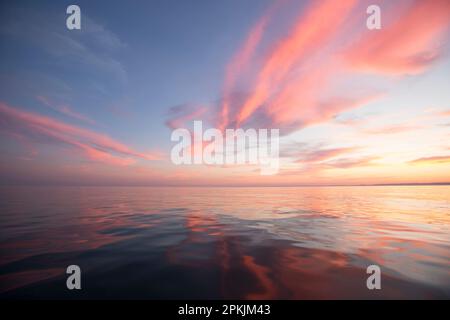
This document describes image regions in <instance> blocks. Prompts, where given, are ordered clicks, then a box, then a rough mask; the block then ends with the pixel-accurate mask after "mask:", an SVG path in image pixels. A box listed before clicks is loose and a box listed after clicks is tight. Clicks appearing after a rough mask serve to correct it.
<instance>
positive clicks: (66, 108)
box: [36, 96, 95, 124]
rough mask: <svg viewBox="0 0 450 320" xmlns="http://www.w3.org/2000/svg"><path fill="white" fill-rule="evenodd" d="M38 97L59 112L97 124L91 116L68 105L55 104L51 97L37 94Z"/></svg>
mask: <svg viewBox="0 0 450 320" xmlns="http://www.w3.org/2000/svg"><path fill="white" fill-rule="evenodd" d="M36 99H37V100H38V101H40V102H41V103H42V104H44V105H45V106H47V107H49V108H50V109H53V110H55V111H57V112H59V113H62V114H64V115H66V116H68V117H71V118H73V119H76V120H79V121H83V122H86V123H89V124H95V121H94V120H92V119H90V118H89V117H87V116H85V115H83V114H81V113H78V112H76V111H73V110H72V109H71V108H70V107H69V106H68V105H64V104H55V103H54V102H53V101H51V100H50V99H49V98H47V97H44V96H37V97H36Z"/></svg>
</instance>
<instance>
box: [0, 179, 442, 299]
mask: <svg viewBox="0 0 450 320" xmlns="http://www.w3.org/2000/svg"><path fill="white" fill-rule="evenodd" d="M0 200H1V201H0V230H1V232H0V240H1V244H0V258H1V261H0V297H1V298H64V299H66V298H67V299H71V298H75V299H77V298H88V299H90V298H130V299H131V298H155V299H168V298H181V299H183V298H191V299H192V298H209V299H213V298H244V299H326V298H339V299H341V298H342V299H346V298H362V299H377V298H421V299H422V298H423V299H428V298H447V299H448V298H450V186H389V187H312V188H154V187H148V188H147V187H130V188H128V187H126V188H122V187H112V188H109V187H61V188H53V187H52V188H47V187H45V188H43V187H13V188H11V187H8V188H6V187H5V188H0ZM72 264H76V265H79V266H80V267H81V270H82V280H81V281H82V289H81V290H78V291H77V290H73V291H69V290H67V288H66V276H67V275H66V274H65V269H66V267H67V266H69V265H72ZM371 264H377V265H379V266H380V267H381V272H382V276H381V286H382V288H381V290H368V289H367V287H366V279H367V277H368V275H367V274H366V268H367V266H369V265H371Z"/></svg>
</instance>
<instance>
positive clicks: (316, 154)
mask: <svg viewBox="0 0 450 320" xmlns="http://www.w3.org/2000/svg"><path fill="white" fill-rule="evenodd" d="M358 149H359V148H356V147H349V148H332V149H319V150H312V151H307V152H304V153H301V154H300V158H299V159H298V160H297V162H320V161H324V160H328V159H331V158H334V157H337V156H340V155H343V154H347V153H352V152H354V151H356V150H358Z"/></svg>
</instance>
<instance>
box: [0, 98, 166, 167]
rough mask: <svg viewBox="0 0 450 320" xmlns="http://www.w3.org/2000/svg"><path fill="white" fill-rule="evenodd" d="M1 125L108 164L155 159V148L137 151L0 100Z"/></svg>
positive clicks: (157, 156) (159, 154)
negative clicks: (150, 150) (146, 151)
mask: <svg viewBox="0 0 450 320" xmlns="http://www.w3.org/2000/svg"><path fill="white" fill-rule="evenodd" d="M0 114H1V122H2V129H3V131H6V132H7V133H15V134H18V135H20V136H22V137H24V138H25V137H26V138H28V139H29V140H33V141H42V139H45V141H46V142H58V143H59V144H62V145H64V146H69V147H72V148H75V149H76V150H78V151H81V152H82V154H84V155H85V156H86V157H87V158H89V159H91V160H94V161H99V162H103V163H107V164H112V165H130V164H132V163H134V162H136V160H137V159H142V160H159V159H161V157H162V155H161V153H159V152H152V153H141V152H138V151H135V150H133V149H131V148H130V147H128V146H126V145H124V144H123V143H120V142H118V141H116V140H114V139H112V138H110V137H109V136H107V135H104V134H100V133H97V132H94V131H91V130H87V129H84V128H81V127H77V126H73V125H69V124H66V123H64V122H61V121H58V120H56V119H53V118H50V117H45V116H41V115H38V114H36V113H32V112H27V111H22V110H17V109H15V108H13V107H10V106H8V105H7V104H5V103H0Z"/></svg>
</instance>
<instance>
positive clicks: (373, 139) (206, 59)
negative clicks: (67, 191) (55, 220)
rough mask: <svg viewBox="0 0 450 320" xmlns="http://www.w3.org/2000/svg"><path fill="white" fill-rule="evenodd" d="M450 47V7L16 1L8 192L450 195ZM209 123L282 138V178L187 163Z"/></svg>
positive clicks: (1, 120)
mask: <svg viewBox="0 0 450 320" xmlns="http://www.w3.org/2000/svg"><path fill="white" fill-rule="evenodd" d="M75 3H76V4H78V5H79V6H80V8H81V17H82V22H81V30H68V29H67V28H66V18H67V14H66V8H67V6H68V5H69V4H75ZM371 4H377V5H379V6H380V7H381V21H382V27H381V29H380V30H368V29H367V27H366V19H367V17H368V14H367V13H366V9H367V7H368V6H369V5H371ZM449 40H450V1H448V0H432V1H412V0H398V1H389V0H386V1H381V0H377V1H373V0H371V1H354V0H324V1H300V0H279V1H267V0H246V1H242V0H226V1H225V0H224V1H208V0H186V1H179V0H177V1H175V0H171V1H167V0H161V1H129V2H125V1H76V2H74V1H58V2H56V1H10V2H5V1H3V2H2V3H1V4H0V46H1V47H0V52H1V60H0V87H1V90H0V146H1V153H0V179H1V182H2V184H4V185H5V184H6V185H9V184H32V185H36V184H58V185H66V184H67V185H251V186H253V185H254V186H266V185H353V184H385V183H386V184H391V183H393V184H396V183H443V182H450V143H449V141H450V43H449V42H450V41H449ZM194 120H202V121H203V123H204V125H205V126H206V127H215V128H220V129H224V128H236V127H240V128H256V129H258V128H279V129H280V136H281V139H280V164H281V166H280V170H279V172H278V174H276V175H270V176H261V175H260V171H259V169H258V168H257V167H255V166H252V165H240V166H237V165H231V166H211V165H210V166H206V165H190V166H189V165H181V166H177V165H174V164H173V163H172V162H171V159H170V150H171V148H172V147H173V146H174V144H175V143H174V142H172V141H171V140H170V136H171V132H172V130H173V129H175V128H179V127H185V128H191V126H192V122H193V121H194Z"/></svg>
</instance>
